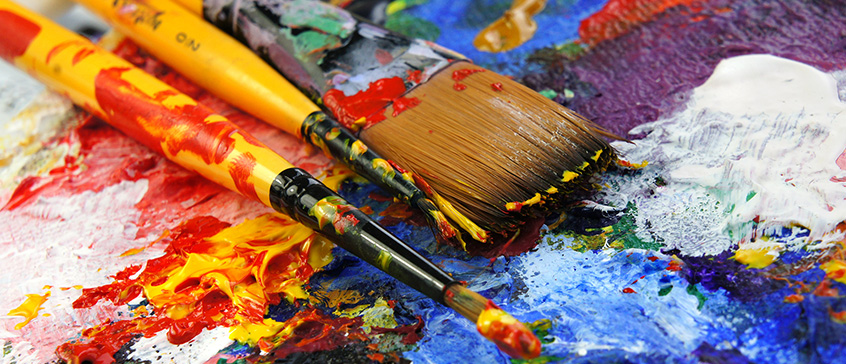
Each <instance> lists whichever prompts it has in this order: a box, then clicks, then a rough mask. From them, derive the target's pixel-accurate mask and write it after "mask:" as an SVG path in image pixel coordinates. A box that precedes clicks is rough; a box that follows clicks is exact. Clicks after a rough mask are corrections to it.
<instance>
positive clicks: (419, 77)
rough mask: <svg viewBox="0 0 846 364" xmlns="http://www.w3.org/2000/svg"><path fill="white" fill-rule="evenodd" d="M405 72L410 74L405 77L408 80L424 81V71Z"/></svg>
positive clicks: (413, 81) (414, 81)
mask: <svg viewBox="0 0 846 364" xmlns="http://www.w3.org/2000/svg"><path fill="white" fill-rule="evenodd" d="M405 72H406V73H407V74H408V77H406V78H405V79H406V80H407V81H408V82H412V83H420V82H422V81H423V71H420V70H413V71H412V70H406V71H405Z"/></svg>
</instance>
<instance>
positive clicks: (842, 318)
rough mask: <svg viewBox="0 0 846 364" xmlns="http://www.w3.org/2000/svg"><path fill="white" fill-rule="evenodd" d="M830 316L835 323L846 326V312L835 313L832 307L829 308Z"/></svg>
mask: <svg viewBox="0 0 846 364" xmlns="http://www.w3.org/2000/svg"><path fill="white" fill-rule="evenodd" d="M828 315H829V316H830V317H831V319H832V320H834V322H837V323H839V324H846V311H834V310H833V309H832V308H831V307H829V308H828Z"/></svg>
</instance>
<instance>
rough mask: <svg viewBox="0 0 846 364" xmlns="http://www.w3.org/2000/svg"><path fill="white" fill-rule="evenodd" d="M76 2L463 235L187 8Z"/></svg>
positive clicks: (404, 180)
mask: <svg viewBox="0 0 846 364" xmlns="http://www.w3.org/2000/svg"><path fill="white" fill-rule="evenodd" d="M76 2H78V3H80V4H82V5H84V6H86V7H87V8H88V9H90V10H92V11H93V12H95V13H97V14H98V15H99V16H100V17H102V18H104V19H105V20H106V21H107V22H109V23H110V24H111V25H112V26H114V27H115V28H116V29H117V30H118V31H119V32H120V33H122V34H124V35H127V36H128V37H129V38H131V39H132V40H133V41H134V42H135V43H137V44H139V45H140V46H141V47H142V48H144V49H145V50H146V51H147V52H149V53H151V54H152V55H154V56H155V57H157V58H158V59H160V60H162V61H163V62H165V63H166V64H168V65H169V66H171V67H172V68H174V69H175V70H176V71H177V72H179V73H180V74H182V75H184V76H185V77H187V78H188V79H190V80H191V81H193V82H195V83H197V84H198V85H200V86H202V87H203V88H205V89H206V90H209V92H211V93H213V94H215V95H216V96H218V97H220V98H222V99H223V100H224V101H226V102H228V103H230V104H232V105H234V106H236V107H238V108H240V109H241V110H244V111H246V112H247V113H250V114H252V115H254V116H256V117H258V118H259V119H261V120H264V121H265V122H267V123H269V124H271V125H274V126H276V127H278V128H280V129H282V130H283V131H285V132H287V133H289V134H292V135H295V136H297V137H299V138H301V139H304V140H305V141H307V142H309V143H311V144H313V145H315V146H318V147H320V148H321V149H323V151H324V152H325V153H326V154H327V155H329V156H331V157H334V158H335V159H337V160H339V161H341V162H342V163H344V164H345V165H347V166H349V167H350V168H351V169H352V170H353V171H355V172H356V173H358V174H359V175H361V176H362V177H364V178H366V179H368V180H370V181H371V182H374V183H376V184H377V185H378V186H380V187H381V188H383V189H384V190H385V191H388V192H389V193H391V194H392V195H393V196H394V197H396V198H398V199H399V200H401V201H403V202H405V203H407V204H409V205H411V206H414V207H417V208H419V209H420V210H421V211H422V212H423V215H424V216H425V217H426V219H427V221H428V222H429V225H430V226H431V227H433V228H434V230H435V232H436V234H437V235H438V237H439V238H441V240H446V239H450V238H453V237H455V236H456V232H455V229H454V228H453V226H452V225H451V224H450V223H449V221H448V220H447V219H446V217H445V216H444V214H443V212H441V210H440V209H439V208H438V207H437V206H436V205H435V204H434V203H433V202H432V201H431V200H430V199H429V198H428V197H427V196H426V194H425V193H424V192H423V191H421V190H420V189H419V188H418V187H417V186H416V185H415V184H414V182H413V180H412V179H411V178H410V177H409V176H408V175H407V174H404V173H403V170H402V169H401V168H399V167H398V166H394V165H392V164H391V163H390V162H388V161H387V160H386V159H384V158H382V157H381V156H379V155H378V154H376V153H375V152H374V151H373V150H372V149H370V148H368V146H367V145H365V144H364V143H363V142H362V141H360V140H359V139H358V138H357V137H356V136H354V135H353V134H352V133H350V132H349V131H348V130H346V129H344V128H342V127H341V126H340V125H338V123H337V122H336V121H335V120H334V119H332V118H331V117H328V116H327V115H326V114H325V113H323V112H321V111H320V109H319V108H318V107H317V105H315V104H314V103H313V102H312V101H311V100H309V99H308V98H307V97H305V96H304V95H303V94H302V93H300V92H299V91H298V90H297V88H296V87H294V86H293V85H292V84H291V83H290V82H288V81H287V80H286V79H285V78H284V77H282V76H281V75H280V74H279V73H278V72H277V71H276V70H274V69H273V68H272V67H271V66H269V65H268V64H267V63H265V62H264V61H262V60H261V59H260V58H259V57H258V56H256V55H255V54H253V52H252V51H251V50H249V49H248V48H246V47H245V46H244V45H242V44H241V43H239V42H238V41H236V40H235V39H232V38H231V37H230V36H228V35H227V34H225V33H223V32H222V31H220V30H218V29H217V28H215V27H214V26H212V25H210V24H208V23H207V22H205V21H203V20H202V19H200V18H198V17H197V16H196V15H194V14H192V13H190V12H189V11H187V10H185V9H183V8H182V7H181V6H180V5H179V4H175V3H172V2H169V1H164V0H143V1H141V0H117V1H115V0H76ZM460 220H461V219H460V218H459V221H460Z"/></svg>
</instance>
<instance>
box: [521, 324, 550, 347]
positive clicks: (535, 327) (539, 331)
mask: <svg viewBox="0 0 846 364" xmlns="http://www.w3.org/2000/svg"><path fill="white" fill-rule="evenodd" d="M526 327H527V328H528V329H529V330H532V333H534V334H535V336H537V337H538V340H540V342H541V344H551V343H552V342H554V341H555V338H554V337H550V336H549V330H551V329H552V321H550V320H549V319H540V320H537V321H535V322H532V323H528V324H526Z"/></svg>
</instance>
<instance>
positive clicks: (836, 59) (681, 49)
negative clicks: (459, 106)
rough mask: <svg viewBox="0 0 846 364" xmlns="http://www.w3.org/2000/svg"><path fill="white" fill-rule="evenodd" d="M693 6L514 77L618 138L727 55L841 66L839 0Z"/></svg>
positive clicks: (845, 33) (671, 103) (843, 10)
mask: <svg viewBox="0 0 846 364" xmlns="http://www.w3.org/2000/svg"><path fill="white" fill-rule="evenodd" d="M701 6H702V11H701V12H699V13H695V14H691V13H690V10H689V9H687V8H686V7H676V8H672V9H669V10H667V11H666V12H665V13H664V14H662V15H661V16H659V17H658V18H657V19H656V20H655V21H652V22H649V23H645V24H642V25H641V26H638V27H636V28H633V29H632V30H631V31H630V32H629V33H627V34H625V35H623V36H620V37H619V38H617V39H616V40H614V41H609V42H602V43H600V44H598V45H597V46H595V47H593V48H591V49H590V51H589V52H587V53H586V54H584V55H583V56H581V57H580V58H577V59H576V60H574V61H571V60H568V59H566V58H565V57H564V56H563V55H558V57H559V59H558V60H556V61H555V62H551V63H550V62H549V60H546V62H545V63H546V64H547V66H546V68H547V71H546V73H539V74H529V75H526V76H525V77H523V79H522V80H521V81H523V82H525V83H526V84H528V85H529V86H530V87H533V88H534V89H536V90H543V89H553V90H558V91H560V90H561V89H563V88H569V89H571V90H573V91H574V93H575V97H574V98H572V100H569V105H568V106H569V107H571V108H572V109H574V110H575V111H577V112H579V113H581V114H583V115H585V116H586V117H588V118H589V119H592V120H594V121H595V122H597V123H598V124H600V125H602V126H603V127H605V128H607V129H608V130H609V131H611V132H614V133H616V134H618V135H621V136H626V133H627V132H628V130H630V129H631V128H633V127H635V126H637V125H640V124H643V123H647V122H651V121H655V120H656V119H657V118H658V117H659V116H660V115H662V114H667V113H669V112H672V111H674V110H676V109H677V108H679V107H681V106H682V105H684V104H685V103H686V102H687V97H688V95H689V92H690V91H691V90H692V89H693V88H694V87H696V86H698V85H701V84H702V83H703V82H704V81H705V80H706V79H707V78H708V77H709V76H710V75H711V73H712V71H713V70H714V67H716V65H717V63H719V61H720V60H722V59H725V58H728V57H732V56H738V55H744V54H757V53H768V54H773V55H777V56H780V57H784V58H789V59H793V60H797V61H800V62H803V63H807V64H810V65H813V66H816V67H819V68H821V69H823V70H826V71H829V70H834V69H840V68H843V67H844V66H846V64H844V60H846V28H844V27H843V24H845V23H846V7H844V6H843V5H842V2H841V1H834V0H829V1H802V2H773V1H766V0H747V1H741V2H733V1H727V0H715V1H708V2H703V3H702V4H701ZM562 69H570V70H572V72H573V73H574V74H575V75H578V79H573V76H572V75H568V74H567V73H562V72H561V70H562ZM582 82H584V83H587V84H583V83H582ZM557 101H559V102H561V101H562V100H557Z"/></svg>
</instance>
